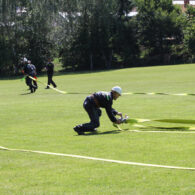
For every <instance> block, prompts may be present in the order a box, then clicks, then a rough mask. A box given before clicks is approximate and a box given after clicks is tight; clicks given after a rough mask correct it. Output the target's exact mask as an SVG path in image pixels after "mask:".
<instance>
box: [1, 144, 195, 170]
mask: <svg viewBox="0 0 195 195" xmlns="http://www.w3.org/2000/svg"><path fill="white" fill-rule="evenodd" d="M0 149H2V150H8V151H19V152H31V153H38V154H47V155H55V156H66V157H72V158H80V159H87V160H96V161H103V162H110V163H118V164H126V165H135V166H144V167H158V168H166V169H180V170H193V171H195V168H191V167H178V166H167V165H156V164H146V163H138V162H129V161H120V160H111V159H105V158H95V157H89V156H80V155H74V154H63V153H53V152H43V151H34V150H24V149H9V148H5V147H3V146H0Z"/></svg>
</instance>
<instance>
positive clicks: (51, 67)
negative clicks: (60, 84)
mask: <svg viewBox="0 0 195 195" xmlns="http://www.w3.org/2000/svg"><path fill="white" fill-rule="evenodd" d="M46 69H47V76H48V82H47V87H46V89H49V86H50V84H52V85H53V87H54V88H56V87H57V85H56V84H55V83H54V81H53V79H52V77H53V72H54V64H53V63H52V61H51V58H49V59H48V63H47V66H46Z"/></svg>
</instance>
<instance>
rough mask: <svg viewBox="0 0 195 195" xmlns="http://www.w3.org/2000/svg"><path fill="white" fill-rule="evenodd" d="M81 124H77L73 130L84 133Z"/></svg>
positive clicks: (80, 133)
mask: <svg viewBox="0 0 195 195" xmlns="http://www.w3.org/2000/svg"><path fill="white" fill-rule="evenodd" d="M81 128H82V126H81V125H77V126H76V127H74V128H73V129H74V131H75V132H77V133H78V135H85V134H84V132H83V131H82V129H81Z"/></svg>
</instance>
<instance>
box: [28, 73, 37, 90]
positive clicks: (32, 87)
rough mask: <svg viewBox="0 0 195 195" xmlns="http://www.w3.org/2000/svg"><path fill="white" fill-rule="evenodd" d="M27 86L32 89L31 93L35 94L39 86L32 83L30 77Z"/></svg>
mask: <svg viewBox="0 0 195 195" xmlns="http://www.w3.org/2000/svg"><path fill="white" fill-rule="evenodd" d="M26 84H27V85H28V86H29V87H30V90H31V92H34V89H37V86H36V85H34V84H33V83H32V79H31V78H29V77H28V76H27V77H26Z"/></svg>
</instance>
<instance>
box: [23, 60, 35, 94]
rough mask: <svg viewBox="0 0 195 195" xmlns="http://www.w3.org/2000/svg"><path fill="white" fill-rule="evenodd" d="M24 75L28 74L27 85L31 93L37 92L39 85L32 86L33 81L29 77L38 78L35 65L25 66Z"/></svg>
mask: <svg viewBox="0 0 195 195" xmlns="http://www.w3.org/2000/svg"><path fill="white" fill-rule="evenodd" d="M24 73H25V74H27V76H26V84H27V85H28V86H29V87H30V90H31V93H33V92H35V90H36V89H37V84H35V83H34V82H33V83H34V84H32V79H31V78H30V77H28V76H31V77H34V76H36V68H35V66H34V65H33V64H26V65H25V66H24Z"/></svg>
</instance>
